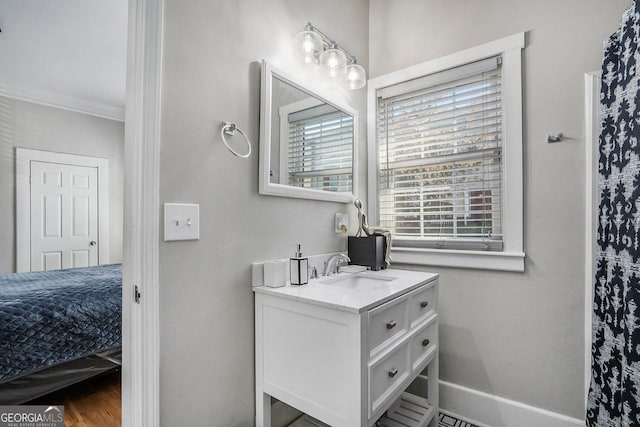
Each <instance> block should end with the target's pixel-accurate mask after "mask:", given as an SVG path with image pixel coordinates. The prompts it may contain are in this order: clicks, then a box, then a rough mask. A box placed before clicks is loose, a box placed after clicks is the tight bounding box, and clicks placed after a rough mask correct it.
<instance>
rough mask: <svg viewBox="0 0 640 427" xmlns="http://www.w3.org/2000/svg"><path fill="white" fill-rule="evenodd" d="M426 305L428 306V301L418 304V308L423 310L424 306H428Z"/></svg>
mask: <svg viewBox="0 0 640 427" xmlns="http://www.w3.org/2000/svg"><path fill="white" fill-rule="evenodd" d="M428 305H429V301H422V302H421V303H420V308H425V307H426V306H428Z"/></svg>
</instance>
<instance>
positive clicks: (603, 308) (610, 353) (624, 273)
mask: <svg viewBox="0 0 640 427" xmlns="http://www.w3.org/2000/svg"><path fill="white" fill-rule="evenodd" d="M639 25H640V9H639V8H638V5H637V4H636V3H635V2H634V3H633V6H632V7H631V8H630V9H628V10H627V11H626V12H625V13H624V15H623V18H622V23H621V28H620V29H619V30H618V31H617V32H616V33H615V34H613V35H612V36H611V37H610V38H609V40H607V41H606V42H605V46H604V61H603V64H602V92H601V94H600V98H601V100H600V104H601V105H600V141H599V151H600V155H599V166H598V168H599V171H598V172H599V179H598V191H599V207H598V209H599V212H598V215H599V217H598V237H597V239H598V241H597V244H598V253H597V258H596V260H597V267H596V269H597V270H596V275H595V289H594V290H595V292H594V316H593V331H592V332H593V344H592V348H591V353H592V357H593V361H592V366H591V371H592V376H591V387H590V390H589V400H588V404H587V425H588V426H607V427H609V426H640V268H639V265H638V262H639V259H640V213H639V210H640V197H639V196H640V144H639V141H640V92H639V91H638V86H639V83H640V70H638V67H639V66H640V52H639V50H638V42H639V32H640V28H639V27H638V26H639Z"/></svg>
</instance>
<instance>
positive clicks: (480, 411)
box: [440, 381, 584, 427]
mask: <svg viewBox="0 0 640 427" xmlns="http://www.w3.org/2000/svg"><path fill="white" fill-rule="evenodd" d="M440 408H442V410H444V411H445V412H447V413H451V414H452V415H460V416H461V417H462V418H464V419H467V420H469V422H472V423H474V424H477V425H479V426H480V427H484V426H486V427H489V426H490V427H513V426H518V427H540V426H545V427H576V426H584V421H583V420H580V419H577V418H572V417H568V416H566V415H562V414H558V413H556V412H551V411H547V410H546V409H541V408H536V407H534V406H531V405H527V404H524V403H521V402H516V401H514V400H509V399H505V398H503V397H498V396H494V395H491V394H488V393H484V392H482V391H478V390H473V389H470V388H467V387H463V386H460V385H457V384H453V383H449V382H446V381H440Z"/></svg>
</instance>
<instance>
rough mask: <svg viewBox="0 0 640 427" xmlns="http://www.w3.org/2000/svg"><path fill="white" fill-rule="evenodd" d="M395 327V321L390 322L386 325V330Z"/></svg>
mask: <svg viewBox="0 0 640 427" xmlns="http://www.w3.org/2000/svg"><path fill="white" fill-rule="evenodd" d="M396 325H397V323H396V321H395V320H392V321H391V322H388V323H387V329H393V328H395V327H396Z"/></svg>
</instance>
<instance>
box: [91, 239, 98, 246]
mask: <svg viewBox="0 0 640 427" xmlns="http://www.w3.org/2000/svg"><path fill="white" fill-rule="evenodd" d="M97 244H98V243H97V242H96V241H95V240H92V241H90V242H89V246H95V245H97Z"/></svg>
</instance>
